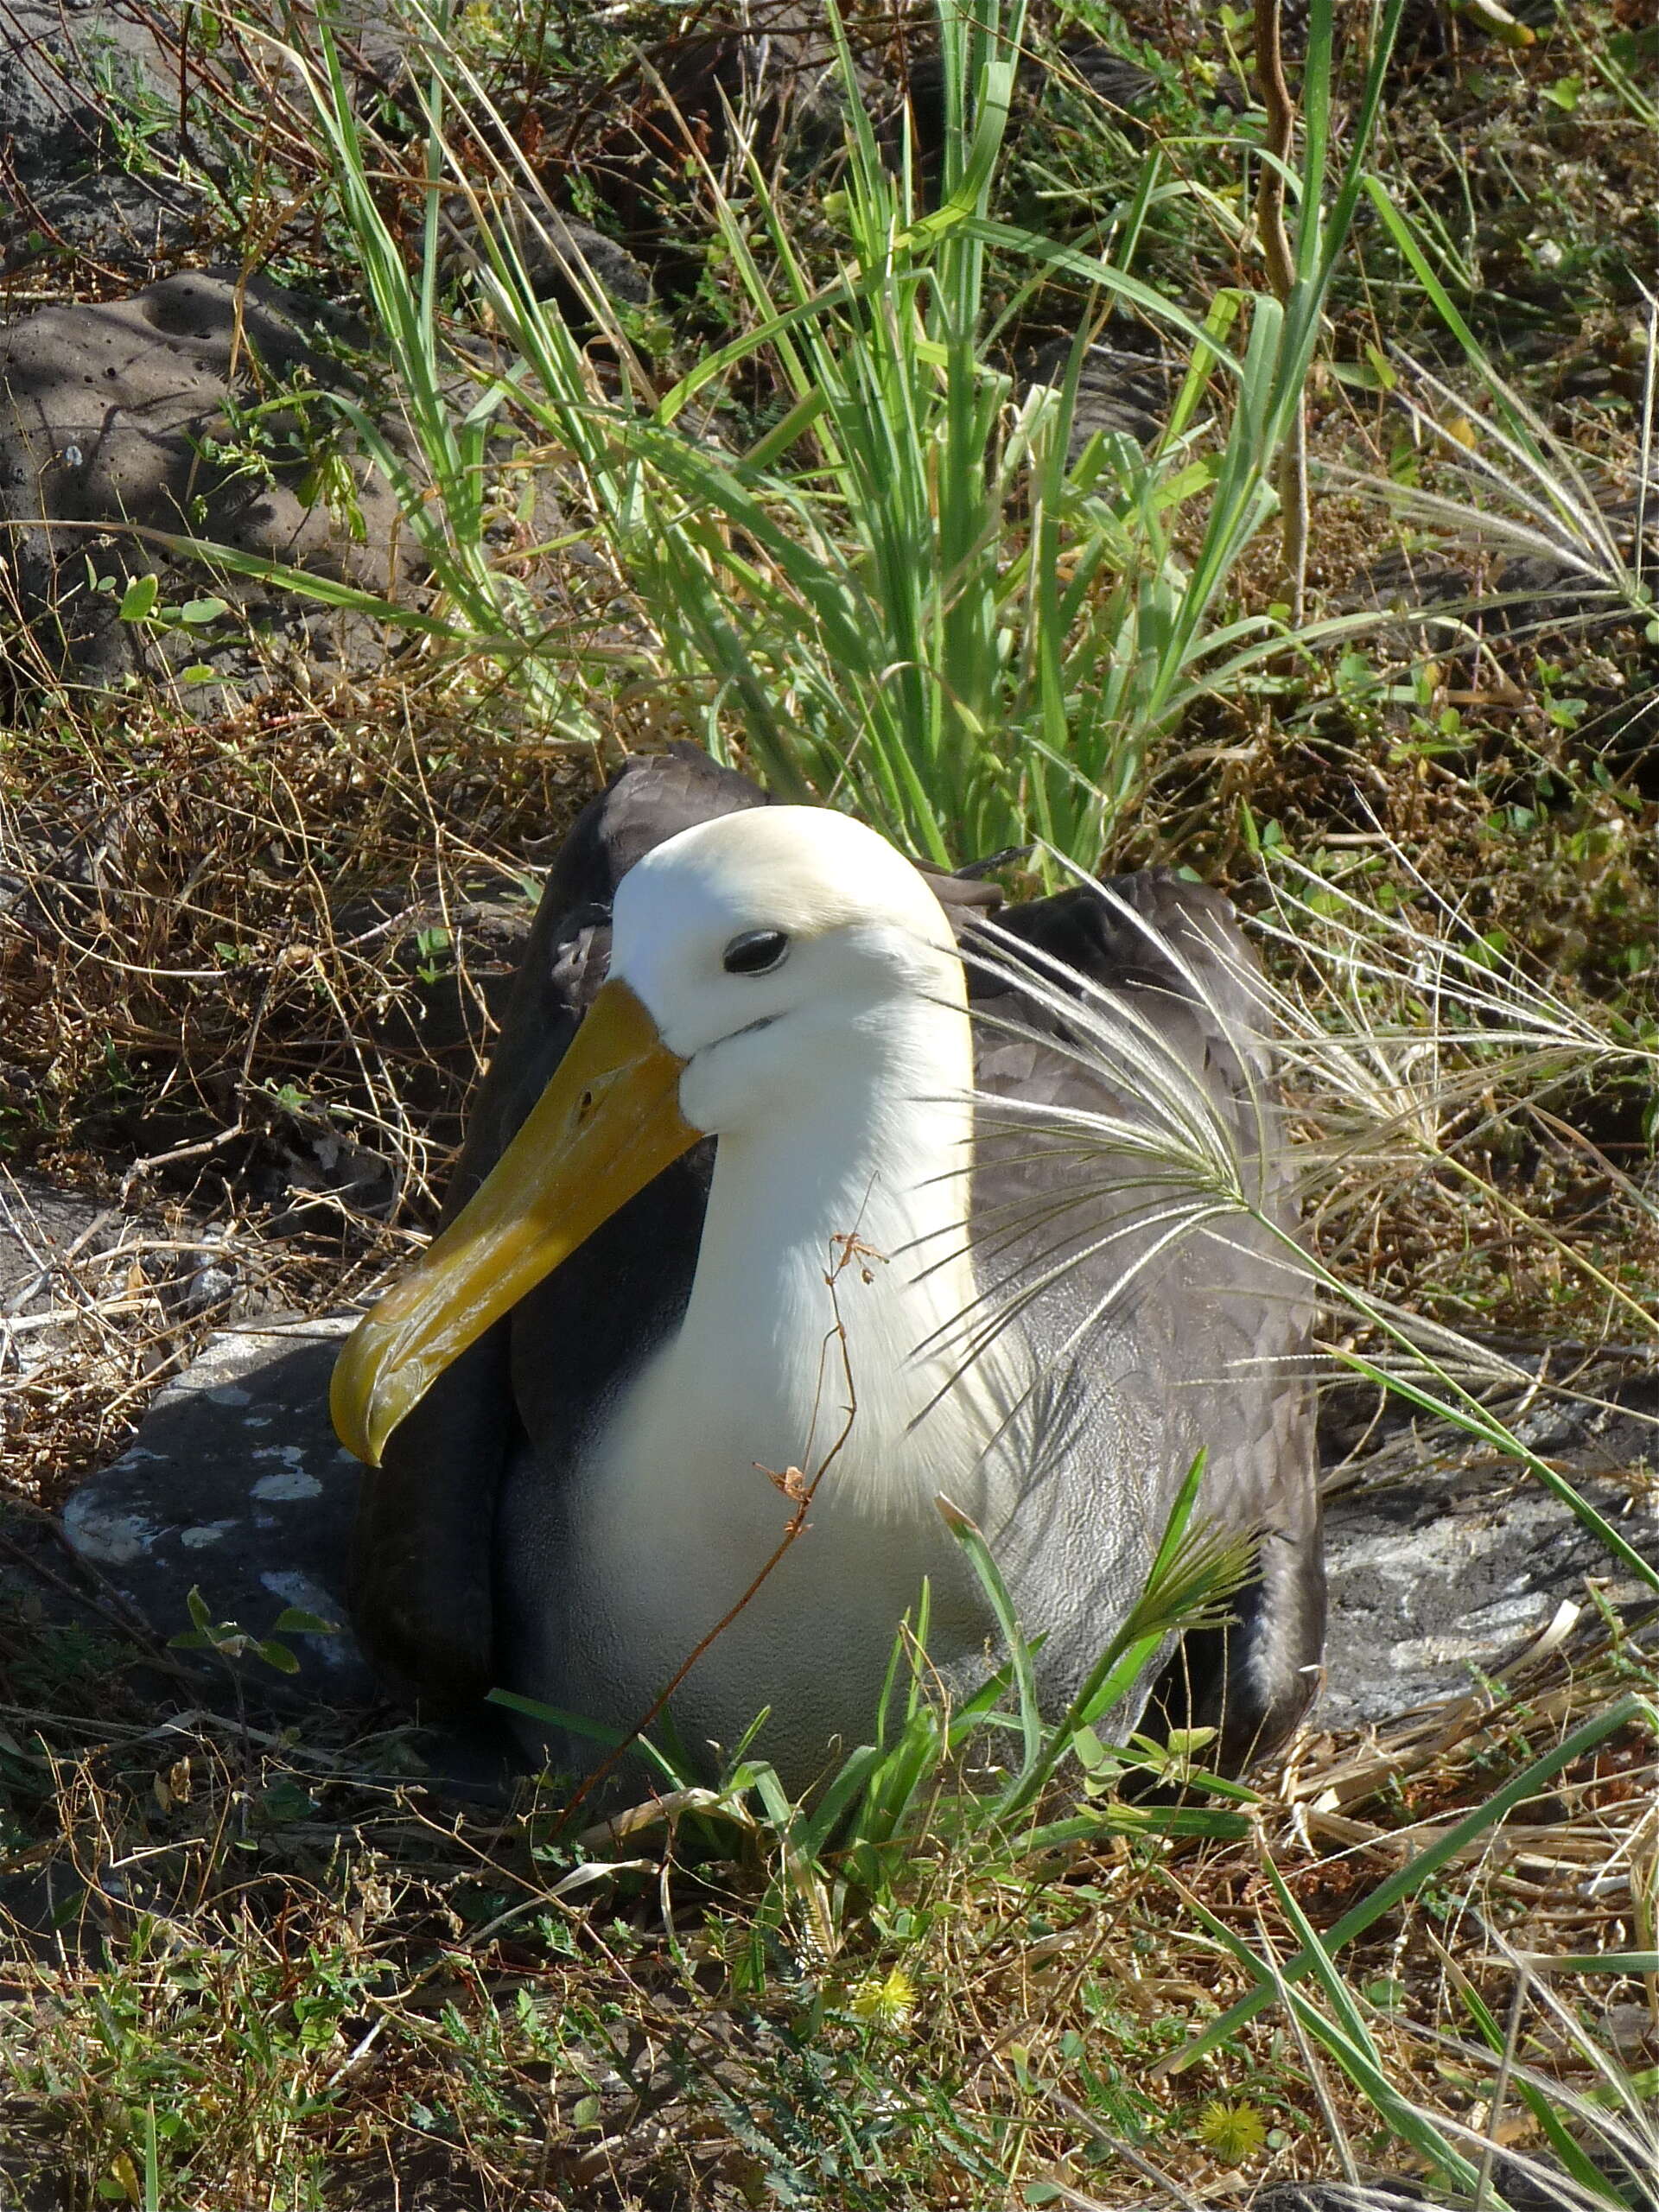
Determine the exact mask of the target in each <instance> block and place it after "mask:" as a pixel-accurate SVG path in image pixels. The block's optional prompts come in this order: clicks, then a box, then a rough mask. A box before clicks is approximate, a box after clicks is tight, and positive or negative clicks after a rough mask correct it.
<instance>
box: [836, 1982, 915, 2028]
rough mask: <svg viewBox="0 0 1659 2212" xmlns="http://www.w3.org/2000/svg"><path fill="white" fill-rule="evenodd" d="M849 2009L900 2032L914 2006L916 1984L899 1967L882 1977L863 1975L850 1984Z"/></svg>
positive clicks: (907, 2023) (884, 2026)
mask: <svg viewBox="0 0 1659 2212" xmlns="http://www.w3.org/2000/svg"><path fill="white" fill-rule="evenodd" d="M850 2008H851V2010H852V2012H854V2014H855V2016H856V2017H857V2018H859V2019H861V2020H870V2021H873V2022H874V2024H875V2025H876V2026H877V2027H878V2028H886V2029H887V2031H889V2032H890V2033H892V2034H893V2035H899V2034H902V2033H903V2031H904V2030H905V2029H906V2027H907V2026H908V2025H909V2024H910V2016H911V2014H912V2012H914V2011H915V2009H916V1985H915V1983H914V1982H913V1981H912V1980H911V1978H910V1976H909V1975H908V1974H906V1972H905V1970H904V1968H903V1967H894V1968H893V1971H892V1973H891V1974H887V1975H885V1976H879V1975H876V1974H867V1975H866V1976H865V1977H864V1979H863V1980H862V1981H858V1982H855V1983H854V1985H853V1991H852V1997H851V1999H850Z"/></svg>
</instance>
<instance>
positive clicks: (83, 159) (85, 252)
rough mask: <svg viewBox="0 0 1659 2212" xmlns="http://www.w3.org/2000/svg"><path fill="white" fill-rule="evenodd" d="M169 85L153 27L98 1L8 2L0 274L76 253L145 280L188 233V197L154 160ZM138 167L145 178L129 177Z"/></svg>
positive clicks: (1, 46) (168, 137)
mask: <svg viewBox="0 0 1659 2212" xmlns="http://www.w3.org/2000/svg"><path fill="white" fill-rule="evenodd" d="M100 79H102V80H103V81H102V82H100ZM168 82H169V74H168V70H167V67H166V66H165V60H164V57H163V56H162V53H161V50H160V48H159V47H158V45H157V43H156V39H155V37H154V36H153V35H152V34H151V32H150V31H149V29H147V28H146V27H145V26H144V25H143V23H142V22H138V21H137V20H130V19H129V18H128V17H126V16H124V15H122V14H119V13H118V11H117V10H115V9H113V8H111V7H108V6H105V5H103V4H101V3H100V0H7V4H6V5H5V6H4V7H3V8H0V156H4V158H5V160H6V162H7V166H8V169H9V172H10V175H9V177H8V181H9V182H10V183H11V184H12V187H13V189H12V191H11V192H10V194H9V195H8V198H9V205H8V206H7V207H6V210H5V213H4V214H3V216H0V268H3V269H4V270H6V271H8V272H10V270H14V269H16V268H17V267H18V266H20V265H22V264H25V263H28V262H31V261H34V260H36V259H40V258H42V257H54V256H55V257H65V256H67V255H73V256H77V257H79V256H85V257H87V258H88V259H90V260H91V261H92V262H93V263H94V264H98V265H99V266H101V267H102V268H103V269H105V270H111V269H118V270H142V271H143V272H145V273H148V272H149V270H150V268H151V267H152V266H153V264H154V262H155V260H156V256H157V253H158V251H160V252H163V253H165V252H168V251H171V250H173V249H174V248H175V246H176V245H177V244H178V243H179V242H180V241H181V239H183V238H187V237H188V235H189V233H190V231H191V229H192V227H193V225H194V218H195V212H196V200H195V195H194V194H193V193H191V192H190V191H188V189H187V188H185V187H184V186H182V185H181V184H179V183H177V182H176V181H172V180H171V179H169V178H168V176H167V175H165V174H164V173H163V162H162V159H161V158H159V157H161V156H167V155H170V154H171V152H172V150H173V146H172V132H171V130H170V128H169V124H170V119H171V117H172V116H173V115H174V114H175V113H176V101H177V79H176V75H174V76H173V77H172V79H171V83H172V97H171V104H170V105H169V103H168V94H167V92H164V91H163V89H162V88H163V86H167V85H168ZM122 122H124V123H125V124H126V126H127V130H128V131H129V133H130V136H129V137H128V139H127V142H126V143H127V145H128V147H129V148H130V149H131V156H132V158H131V165H130V166H128V165H127V164H125V163H124V162H123V160H122V158H121V156H122V145H121V132H120V130H118V127H117V126H118V124H120V123H122ZM140 166H142V167H143V168H145V169H147V170H149V172H150V173H149V174H143V175H141V174H136V173H134V172H135V170H136V169H137V168H139V167H140Z"/></svg>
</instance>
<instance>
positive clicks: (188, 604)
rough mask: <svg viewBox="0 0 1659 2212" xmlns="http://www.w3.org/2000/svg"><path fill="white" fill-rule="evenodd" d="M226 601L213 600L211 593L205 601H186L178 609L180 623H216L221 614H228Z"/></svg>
mask: <svg viewBox="0 0 1659 2212" xmlns="http://www.w3.org/2000/svg"><path fill="white" fill-rule="evenodd" d="M230 611H231V609H230V603H229V601H226V600H223V599H215V598H214V597H213V594H211V593H209V594H208V595H207V598H205V599H187V600H186V601H185V602H184V605H183V606H182V607H181V608H180V609H179V620H181V622H217V621H218V620H219V616H220V615H221V614H228V613H230Z"/></svg>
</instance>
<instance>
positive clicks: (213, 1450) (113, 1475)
mask: <svg viewBox="0 0 1659 2212" xmlns="http://www.w3.org/2000/svg"><path fill="white" fill-rule="evenodd" d="M346 1326H347V1324H346V1322H344V1321H341V1322H335V1323H313V1324H307V1325H288V1326H284V1327H271V1328H269V1329H256V1330H248V1331H244V1332H237V1333H226V1334H225V1335H222V1336H219V1337H218V1338H215V1339H214V1341H213V1345H212V1348H211V1349H210V1351H208V1352H207V1355H206V1356H205V1357H203V1358H202V1359H200V1360H199V1361H198V1362H197V1363H196V1364H195V1365H194V1367H192V1368H191V1369H190V1370H188V1373H187V1374H186V1375H184V1376H182V1377H181V1379H180V1380H178V1381H177V1382H175V1383H170V1384H168V1387H167V1389H165V1390H163V1392H162V1395H161V1396H160V1397H159V1398H158V1399H157V1400H156V1403H155V1404H154V1406H153V1407H152V1408H151V1410H150V1412H149V1415H148V1416H147V1418H146V1420H145V1421H144V1424H143V1427H142V1428H141V1430H140V1432H139V1434H138V1439H137V1443H136V1444H135V1445H134V1446H132V1447H131V1448H130V1450H129V1451H128V1452H125V1453H124V1455H123V1457H122V1458H121V1459H118V1461H117V1462H116V1463H115V1465H113V1466H112V1467H111V1468H109V1469H107V1470H106V1471H105V1472H104V1473H102V1474H100V1475H98V1476H96V1477H94V1478H92V1480H91V1481H90V1482H88V1483H86V1484H84V1485H83V1486H82V1487H81V1489H80V1490H79V1491H77V1492H76V1494H75V1495H74V1497H73V1498H72V1499H71V1500H70V1502H69V1504H68V1506H67V1510H66V1512H65V1515H64V1525H65V1529H66V1532H67V1535H68V1537H69V1540H70V1541H71V1542H72V1544H73V1545H74V1547H75V1548H76V1549H77V1550H78V1551H79V1552H80V1553H81V1554H83V1556H85V1557H86V1558H87V1559H89V1560H92V1561H93V1562H95V1563H96V1564H97V1565H98V1566H99V1567H100V1568H101V1570H102V1571H103V1572H104V1573H105V1574H106V1575H108V1576H109V1577H110V1579H111V1580H112V1581H113V1582H114V1583H115V1584H116V1586H118V1588H119V1589H120V1590H121V1591H122V1592H124V1594H125V1595H126V1596H127V1597H128V1598H130V1599H131V1601H132V1602H133V1603H134V1604H135V1605H137V1607H138V1609H139V1611H141V1612H142V1613H143V1614H144V1616H145V1617H146V1618H148V1619H149V1622H150V1623H151V1624H152V1625H153V1626H154V1627H155V1628H156V1630H158V1631H159V1632H161V1633H163V1634H170V1633H172V1632H174V1630H176V1629H178V1628H180V1627H182V1626H183V1625H185V1624H186V1622H187V1620H188V1607H187V1599H188V1592H189V1591H190V1590H191V1588H192V1587H193V1586H200V1589H201V1591H202V1593H203V1595H204V1597H205V1599H207V1604H208V1605H209V1607H210V1608H211V1610H212V1611H213V1613H214V1615H215V1617H216V1618H227V1619H234V1620H237V1621H238V1622H239V1623H240V1624H241V1625H242V1626H243V1627H244V1628H245V1629H246V1630H249V1631H250V1632H251V1633H254V1634H262V1633H264V1632H265V1631H266V1630H269V1628H270V1624H271V1623H272V1622H273V1620H274V1619H275V1618H276V1617H277V1614H278V1613H279V1612H280V1611H282V1609H283V1606H284V1605H299V1606H302V1607H303V1608H304V1609H305V1610H307V1611H314V1612H317V1613H319V1614H321V1615H322V1616H323V1617H324V1618H329V1619H334V1620H337V1621H339V1622H340V1624H341V1633H340V1635H339V1636H338V1637H330V1638H327V1639H324V1638H312V1639H307V1638H304V1637H300V1638H296V1639H295V1649H296V1652H298V1653H299V1654H300V1655H301V1656H302V1666H303V1673H302V1677H301V1678H300V1687H301V1688H303V1689H304V1690H306V1691H308V1693H310V1694H314V1695H315V1696H318V1697H321V1698H324V1699H327V1700H331V1701H339V1702H349V1701H353V1700H357V1699H367V1698H369V1697H370V1696H371V1695H372V1693H373V1684H372V1678H371V1676H370V1675H369V1672H368V1669H367V1668H366V1666H365V1662H364V1661H363V1659H362V1658H361V1656H360V1655H359V1652H358V1650H357V1649H356V1646H355V1645H354V1643H353V1642H352V1639H351V1637H350V1635H349V1632H348V1630H346V1614H345V1587H344V1579H343V1578H344V1569H345V1561H346V1545H347V1540H348V1537H349V1533H350V1528H351V1519H352V1514H353V1508H354V1503H355V1494H356V1487H357V1484H356V1474H355V1467H354V1463H353V1461H352V1459H350V1458H349V1456H348V1455H347V1454H346V1453H345V1452H342V1451H341V1450H340V1446H339V1445H338V1444H337V1443H336V1442H335V1440H334V1433H333V1431H332V1429H331V1428H330V1427H329V1425H328V1416H327V1382H328V1373H329V1370H330V1368H331V1366H332V1363H333V1361H334V1353H335V1351H336V1349H337V1347H338V1343H339V1339H340V1335H341V1333H342V1332H344V1330H345V1328H346ZM1626 1395H1627V1397H1628V1399H1629V1402H1627V1403H1626V1404H1625V1405H1624V1406H1623V1407H1621V1408H1618V1409H1616V1410H1612V1411H1608V1412H1600V1413H1597V1412H1594V1411H1589V1412H1586V1410H1584V1409H1582V1408H1568V1409H1567V1411H1565V1412H1550V1413H1547V1414H1536V1415H1535V1416H1534V1417H1533V1421H1532V1433H1530V1435H1529V1441H1530V1442H1531V1443H1532V1444H1533V1446H1534V1447H1535V1449H1537V1450H1538V1451H1540V1452H1542V1453H1543V1454H1544V1455H1545V1456H1546V1457H1548V1459H1551V1460H1552V1462H1553V1463H1555V1464H1558V1465H1560V1466H1562V1467H1563V1469H1564V1470H1565V1471H1567V1472H1569V1473H1570V1475H1571V1476H1572V1478H1573V1480H1574V1481H1576V1482H1578V1483H1580V1484H1582V1485H1584V1486H1585V1487H1586V1489H1587V1491H1589V1492H1590V1494H1591V1495H1592V1497H1593V1499H1594V1501H1595V1502H1596V1503H1598V1504H1599V1507H1600V1508H1601V1509H1602V1510H1604V1511H1606V1512H1608V1513H1609V1514H1610V1515H1611V1516H1615V1517H1616V1518H1617V1519H1618V1525H1619V1527H1620V1529H1622V1531H1623V1532H1624V1535H1626V1537H1627V1538H1628V1539H1629V1540H1630V1541H1631V1542H1632V1543H1634V1544H1635V1545H1636V1547H1637V1549H1638V1550H1643V1551H1644V1552H1645V1553H1646V1554H1648V1555H1649V1556H1651V1557H1653V1558H1654V1559H1655V1560H1659V1513H1656V1510H1655V1509H1656V1504H1659V1497H1656V1495H1655V1492H1654V1491H1653V1490H1652V1487H1651V1485H1650V1484H1647V1483H1646V1482H1645V1480H1644V1478H1643V1473H1642V1468H1643V1462H1644V1460H1645V1459H1649V1458H1650V1457H1651V1456H1652V1455H1653V1453H1654V1451H1655V1434H1656V1431H1655V1426H1654V1422H1653V1420H1652V1418H1651V1416H1652V1415H1653V1414H1655V1413H1656V1412H1659V1383H1652V1382H1650V1381H1645V1382H1638V1383H1637V1385H1635V1386H1634V1387H1633V1388H1632V1389H1630V1390H1629V1391H1628V1392H1627V1394H1626ZM1376 1461H1377V1464H1376V1466H1375V1467H1374V1468H1373V1469H1372V1470H1371V1471H1370V1477H1369V1478H1362V1479H1361V1480H1360V1481H1359V1482H1358V1483H1357V1485H1356V1486H1355V1487H1354V1488H1352V1489H1351V1490H1350V1491H1347V1492H1346V1493H1345V1494H1344V1495H1340V1496H1338V1497H1336V1498H1335V1499H1333V1500H1332V1505H1331V1509H1330V1517H1329V1554H1330V1567H1331V1584H1332V1625H1331V1636H1330V1644H1329V1669H1328V1677H1327V1682H1326V1688H1325V1695H1324V1698H1323V1700H1322V1702H1321V1704H1320V1706H1319V1709H1318V1712H1317V1714H1316V1719H1318V1720H1319V1722H1320V1723H1322V1724H1323V1725H1324V1726H1327V1727H1333V1728H1335V1727H1341V1728H1349V1727H1359V1726H1364V1725H1365V1724H1366V1723H1368V1722H1373V1721H1376V1722H1381V1721H1383V1720H1387V1719H1392V1718H1394V1717H1395V1715H1397V1714H1399V1713H1403V1712H1407V1711H1409V1710H1410V1709H1412V1708H1413V1707H1416V1706H1418V1705H1421V1704H1425V1703H1427V1702H1430V1701H1432V1700H1439V1699H1442V1698H1447V1697H1453V1696H1457V1695H1459V1694H1462V1693H1464V1692H1465V1691H1466V1690H1467V1689H1469V1688H1470V1687H1471V1682H1472V1681H1474V1680H1475V1678H1476V1672H1478V1673H1488V1674H1489V1673H1491V1672H1492V1671H1494V1670H1496V1669H1498V1668H1500V1667H1502V1666H1503V1664H1504V1663H1505V1662H1508V1661H1509V1660H1510V1659H1511V1658H1513V1657H1515V1656H1518V1654H1519V1653H1520V1652H1522V1650H1523V1649H1525V1648H1526V1646H1527V1645H1528V1644H1529V1643H1531V1642H1532V1640H1533V1639H1534V1638H1535V1637H1536V1636H1537V1635H1538V1634H1539V1633H1541V1631H1542V1630H1544V1629H1546V1628H1547V1627H1548V1625H1549V1624H1550V1621H1551V1619H1552V1618H1553V1617H1554V1613H1555V1611H1556V1609H1557V1607H1558V1606H1559V1605H1560V1604H1561V1602H1562V1601H1563V1600H1564V1599H1567V1600H1571V1601H1574V1602H1579V1603H1583V1602H1584V1601H1585V1599H1586V1591H1585V1579H1586V1576H1593V1577H1595V1578H1596V1580H1597V1581H1598V1584H1599V1586H1600V1587H1601V1588H1602V1589H1603V1590H1604V1591H1605V1592H1606V1594H1607V1595H1608V1596H1609V1597H1610V1598H1611V1599H1613V1600H1614V1601H1615V1602H1624V1601H1625V1600H1628V1599H1633V1598H1637V1597H1639V1595H1640V1594H1641V1592H1640V1588H1639V1586H1638V1585H1637V1584H1636V1582H1635V1581H1634V1579H1633V1578H1631V1577H1630V1575H1629V1574H1628V1573H1625V1572H1624V1571H1622V1570H1620V1569H1619V1568H1618V1566H1617V1564H1616V1562H1614V1561H1612V1560H1611V1559H1610V1558H1609V1556H1608V1555H1607V1554H1606V1553H1605V1551H1604V1550H1603V1549H1602V1548H1601V1547H1600V1546H1599V1543H1598V1542H1597V1541H1596V1540H1595V1538H1594V1537H1593V1536H1592V1535H1590V1534H1589V1533H1587V1532H1586V1530H1584V1529H1582V1528H1581V1527H1580V1524H1579V1522H1577V1521H1576V1520H1575V1519H1574V1517H1573V1515H1572V1513H1571V1511H1570V1510H1569V1509H1568V1508H1567V1507H1566V1506H1565V1505H1563V1504H1560V1503H1558V1502H1557V1501H1556V1500H1555V1499H1554V1498H1553V1497H1550V1496H1549V1495H1548V1492H1547V1491H1545V1490H1543V1489H1542V1488H1541V1486H1540V1485H1539V1484H1537V1483H1536V1482H1535V1481H1534V1480H1533V1479H1532V1478H1530V1477H1529V1476H1527V1475H1525V1474H1524V1473H1523V1472H1522V1471H1520V1470H1519V1469H1518V1468H1516V1466H1515V1465H1513V1464H1512V1463H1510V1462H1505V1461H1501V1460H1497V1459H1493V1458H1491V1456H1490V1455H1488V1456H1486V1457H1484V1458H1480V1457H1476V1456H1473V1455H1468V1454H1459V1453H1457V1452H1451V1451H1448V1450H1446V1449H1445V1448H1444V1440H1442V1442H1441V1444H1440V1446H1437V1445H1436V1443H1435V1441H1434V1440H1433V1439H1432V1438H1425V1439H1419V1438H1417V1437H1415V1436H1414V1435H1413V1434H1411V1433H1409V1432H1408V1433H1405V1434H1404V1435H1401V1436H1396V1437H1395V1439H1393V1440H1391V1441H1390V1442H1389V1444H1388V1445H1387V1446H1385V1447H1384V1449H1383V1451H1382V1452H1379V1453H1378V1454H1377V1455H1376ZM1471 1670H1475V1672H1471Z"/></svg>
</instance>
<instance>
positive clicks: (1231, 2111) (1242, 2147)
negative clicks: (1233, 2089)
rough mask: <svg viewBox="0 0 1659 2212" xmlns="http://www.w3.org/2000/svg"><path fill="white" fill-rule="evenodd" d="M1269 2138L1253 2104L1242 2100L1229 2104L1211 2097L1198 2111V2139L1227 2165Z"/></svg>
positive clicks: (1247, 2155)
mask: <svg viewBox="0 0 1659 2212" xmlns="http://www.w3.org/2000/svg"><path fill="white" fill-rule="evenodd" d="M1267 2139H1268V2123H1267V2121H1266V2120H1263V2119H1262V2115H1261V2113H1259V2112H1258V2111H1257V2110H1256V2108H1255V2106H1254V2105H1249V2104H1245V2103H1244V2102H1243V2100H1241V2101H1239V2102H1238V2103H1237V2104H1229V2103H1228V2102H1227V2101H1225V2100H1224V2098H1221V2097H1212V2098H1211V2100H1210V2102H1209V2103H1208V2104H1207V2105H1205V2108H1204V2110H1203V2111H1202V2112H1201V2113H1199V2114H1198V2140H1199V2142H1200V2143H1202V2144H1203V2145H1204V2147H1205V2150H1206V2151H1213V2152H1215V2154H1216V2156H1217V2158H1223V2159H1224V2160H1225V2161H1226V2163H1227V2164H1229V2165H1230V2166H1236V2164H1238V2162H1239V2160H1240V2159H1241V2158H1249V2157H1251V2156H1252V2155H1253V2153H1254V2152H1257V2151H1259V2150H1260V2149H1261V2148H1262V2145H1263V2144H1264V2143H1265V2142H1266V2141H1267Z"/></svg>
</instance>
